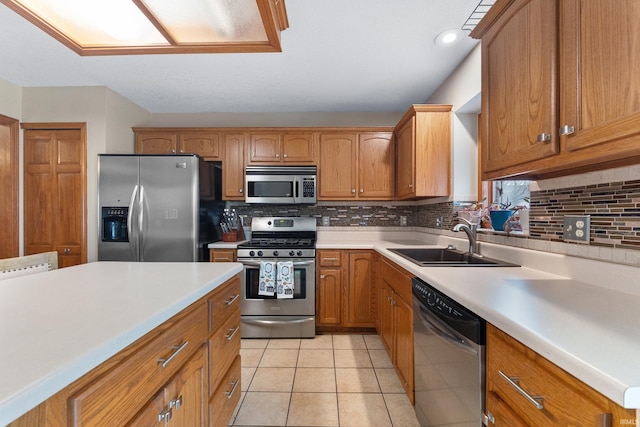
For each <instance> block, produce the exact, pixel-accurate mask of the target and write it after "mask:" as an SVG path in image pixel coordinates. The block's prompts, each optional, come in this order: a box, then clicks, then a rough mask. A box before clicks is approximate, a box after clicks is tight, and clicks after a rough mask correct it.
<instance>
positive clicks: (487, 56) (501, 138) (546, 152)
mask: <svg viewBox="0 0 640 427" xmlns="http://www.w3.org/2000/svg"><path fill="white" fill-rule="evenodd" d="M556 5H557V1H555V0H528V1H520V2H519V3H518V5H517V6H516V5H514V7H512V8H511V9H510V10H509V11H508V12H507V13H506V14H505V15H504V16H502V17H501V18H500V21H499V22H498V23H497V24H496V25H494V27H493V28H492V29H491V30H490V32H489V33H487V35H486V36H484V37H483V39H482V94H483V95H482V111H483V118H484V120H485V123H484V130H485V135H484V137H483V138H482V140H483V142H484V144H483V148H484V149H483V152H482V153H481V156H482V169H483V171H484V172H486V171H495V170H498V169H502V168H506V167H509V166H515V165H521V164H525V163H527V162H531V161H533V160H538V159H542V158H544V157H548V156H552V155H554V154H557V153H558V151H559V150H558V147H559V144H558V138H557V129H558V121H557V115H556V108H557V105H556V99H557V89H556V88H557V83H556V82H557V78H556V75H557V72H556V66H557V64H556V58H557V49H556V35H557V30H556V29H557V16H558V13H557V10H556ZM570 19H577V17H575V16H573V17H571V18H570ZM574 84H575V83H574ZM546 135H549V138H550V140H549V141H542V142H537V139H538V138H539V137H540V138H541V139H544V138H545V136H546Z"/></svg>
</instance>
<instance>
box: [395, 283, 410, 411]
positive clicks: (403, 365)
mask: <svg viewBox="0 0 640 427" xmlns="http://www.w3.org/2000/svg"><path fill="white" fill-rule="evenodd" d="M393 301H394V303H393V307H394V310H395V332H396V333H395V335H396V336H395V338H396V341H395V365H396V367H397V370H398V373H399V374H400V382H402V386H403V387H404V389H405V391H406V392H407V395H408V396H409V399H410V400H411V401H412V402H411V403H413V308H412V307H411V306H410V305H409V304H407V303H406V302H405V301H404V300H403V299H402V298H400V297H399V296H398V294H395V295H394V297H393Z"/></svg>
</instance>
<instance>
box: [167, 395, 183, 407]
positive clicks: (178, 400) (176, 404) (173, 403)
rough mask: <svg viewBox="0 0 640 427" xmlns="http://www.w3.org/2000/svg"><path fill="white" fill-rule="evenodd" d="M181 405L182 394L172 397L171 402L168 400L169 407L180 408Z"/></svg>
mask: <svg viewBox="0 0 640 427" xmlns="http://www.w3.org/2000/svg"><path fill="white" fill-rule="evenodd" d="M181 406H182V396H178V397H176V398H175V399H173V400H172V401H171V402H169V408H174V407H175V408H176V409H180V407H181Z"/></svg>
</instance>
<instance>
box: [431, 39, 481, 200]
mask: <svg viewBox="0 0 640 427" xmlns="http://www.w3.org/2000/svg"><path fill="white" fill-rule="evenodd" d="M480 52H481V49H480V44H478V46H477V47H476V48H475V49H474V50H472V51H471V53H470V54H469V55H468V56H467V57H466V58H465V59H464V60H463V61H462V62H461V63H460V65H459V66H458V67H457V68H456V69H455V70H454V72H453V73H451V75H450V76H449V77H448V78H447V79H446V80H445V81H444V83H443V84H442V85H440V87H439V88H438V89H437V90H436V91H435V92H434V93H433V94H432V95H431V96H430V97H429V99H427V101H426V102H427V103H428V104H451V105H453V113H454V114H453V129H452V135H453V147H452V148H453V149H452V156H453V158H452V165H453V166H452V170H453V200H456V201H469V200H477V183H478V154H477V153H478V131H477V128H478V119H477V115H478V113H480V102H479V100H480V91H481V57H480Z"/></svg>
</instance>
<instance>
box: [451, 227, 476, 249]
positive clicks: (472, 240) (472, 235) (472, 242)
mask: <svg viewBox="0 0 640 427" xmlns="http://www.w3.org/2000/svg"><path fill="white" fill-rule="evenodd" d="M458 219H459V220H463V221H465V222H466V223H468V224H469V225H467V224H456V225H455V226H454V227H453V231H464V232H465V234H466V235H467V239H469V252H468V253H469V255H473V254H479V251H478V239H477V229H478V225H477V224H473V223H472V222H470V221H469V220H467V219H466V218H458Z"/></svg>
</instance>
